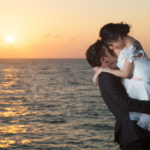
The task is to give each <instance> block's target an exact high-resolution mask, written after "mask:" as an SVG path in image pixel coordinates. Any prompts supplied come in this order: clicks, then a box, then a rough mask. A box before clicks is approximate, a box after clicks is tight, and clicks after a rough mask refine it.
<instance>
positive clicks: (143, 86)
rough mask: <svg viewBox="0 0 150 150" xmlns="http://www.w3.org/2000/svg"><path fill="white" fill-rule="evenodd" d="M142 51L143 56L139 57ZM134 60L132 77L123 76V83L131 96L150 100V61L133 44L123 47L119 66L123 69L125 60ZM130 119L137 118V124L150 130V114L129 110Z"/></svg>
mask: <svg viewBox="0 0 150 150" xmlns="http://www.w3.org/2000/svg"><path fill="white" fill-rule="evenodd" d="M139 53H142V54H143V56H142V57H141V58H139V57H137V56H138V54H139ZM126 60H128V61H129V62H134V67H133V68H132V72H131V75H133V76H132V78H131V79H125V78H122V84H123V86H124V87H125V89H126V91H127V94H128V96H129V97H131V98H135V99H138V100H150V62H149V61H148V60H147V56H146V53H145V52H144V51H143V50H136V48H135V47H133V46H132V45H131V46H130V47H129V49H123V50H122V51H121V52H120V54H119V57H118V63H117V66H118V67H119V69H120V70H123V67H124V63H125V61H126ZM129 117H130V120H136V121H137V124H138V125H139V126H140V127H142V128H144V129H147V130H149V131H150V115H147V114H143V113H136V112H129Z"/></svg>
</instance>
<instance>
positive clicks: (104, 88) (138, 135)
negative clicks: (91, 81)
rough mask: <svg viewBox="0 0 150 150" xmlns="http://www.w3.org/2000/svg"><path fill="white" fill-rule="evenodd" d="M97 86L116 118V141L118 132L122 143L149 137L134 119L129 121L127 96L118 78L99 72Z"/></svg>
mask: <svg viewBox="0 0 150 150" xmlns="http://www.w3.org/2000/svg"><path fill="white" fill-rule="evenodd" d="M99 88H100V91H101V95H102V97H103V99H104V101H105V103H106V105H107V106H108V108H109V109H110V111H111V112H112V113H113V114H114V116H115V117H116V119H117V122H116V125H115V141H117V142H118V137H119V135H120V133H121V134H122V136H123V141H124V143H128V142H133V141H137V140H140V139H144V138H147V137H149V132H148V131H147V130H144V129H142V128H141V127H139V126H138V125H137V122H136V121H130V119H129V110H128V109H127V107H128V105H129V104H128V102H127V101H126V99H127V98H128V96H127V93H126V90H125V88H124V87H123V85H122V84H121V82H120V78H118V77H116V76H114V75H112V74H109V73H101V75H100V76H99Z"/></svg>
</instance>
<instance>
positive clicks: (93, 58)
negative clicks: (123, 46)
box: [86, 40, 107, 67]
mask: <svg viewBox="0 0 150 150" xmlns="http://www.w3.org/2000/svg"><path fill="white" fill-rule="evenodd" d="M103 46H104V43H103V42H102V41H100V40H97V41H96V42H95V43H94V44H92V45H91V46H90V47H89V48H88V50H87V51H86V59H87V61H88V63H89V64H90V65H91V66H92V67H97V66H99V67H100V66H101V62H100V58H101V57H107V55H106V54H105V48H104V47H103Z"/></svg>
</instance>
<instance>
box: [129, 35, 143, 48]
mask: <svg viewBox="0 0 150 150" xmlns="http://www.w3.org/2000/svg"><path fill="white" fill-rule="evenodd" d="M131 45H133V46H134V47H136V49H137V50H138V49H140V50H143V47H142V45H141V43H140V42H139V41H138V40H136V39H134V38H132V37H131V38H129V39H128V40H127V43H126V47H127V48H129V47H130V46H131Z"/></svg>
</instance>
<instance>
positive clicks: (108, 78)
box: [99, 72, 120, 84]
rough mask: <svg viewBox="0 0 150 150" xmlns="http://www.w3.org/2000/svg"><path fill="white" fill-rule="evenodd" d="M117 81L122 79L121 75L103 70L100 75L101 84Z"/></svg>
mask: <svg viewBox="0 0 150 150" xmlns="http://www.w3.org/2000/svg"><path fill="white" fill-rule="evenodd" d="M115 81H117V82H118V81H120V78H119V77H116V76H115V75H113V74H111V73H108V72H102V73H101V74H100V75H99V83H101V84H105V83H108V82H115Z"/></svg>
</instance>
